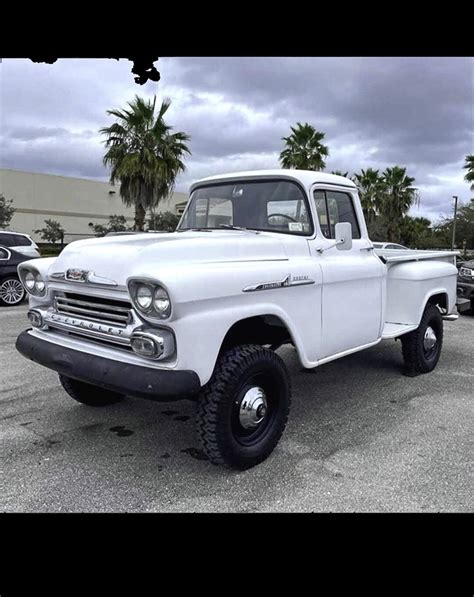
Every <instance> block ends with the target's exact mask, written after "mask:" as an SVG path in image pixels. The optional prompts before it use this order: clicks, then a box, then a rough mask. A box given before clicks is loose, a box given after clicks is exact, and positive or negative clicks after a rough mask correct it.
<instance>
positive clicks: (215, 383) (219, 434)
mask: <svg viewBox="0 0 474 597" xmlns="http://www.w3.org/2000/svg"><path fill="white" fill-rule="evenodd" d="M290 401H291V388H290V378H289V375H288V371H287V369H286V366H285V363H284V362H283V361H282V359H281V358H280V357H279V356H278V355H277V354H275V353H274V352H273V351H272V350H269V349H268V348H264V347H263V346H258V345H253V344H248V345H245V346H238V347H235V348H232V349H231V350H228V351H227V352H225V353H224V354H223V355H222V356H221V357H220V358H219V360H218V361H217V365H216V368H215V370H214V373H213V375H212V377H211V379H210V381H209V382H208V384H206V386H205V387H204V388H203V389H202V391H201V394H200V396H199V402H198V412H197V434H198V437H199V440H200V443H201V446H202V449H203V450H204V452H205V454H206V455H207V456H208V458H209V460H210V461H211V462H213V463H214V464H224V465H226V466H228V467H231V468H235V469H240V470H244V469H248V468H250V467H252V466H255V465H256V464H259V463H260V462H262V461H263V460H265V458H267V457H268V456H269V455H270V454H271V452H272V451H273V449H274V448H275V446H276V445H277V443H278V441H279V439H280V437H281V436H282V434H283V431H284V429H285V426H286V423H287V420H288V413H289V409H290Z"/></svg>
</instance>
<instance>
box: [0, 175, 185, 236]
mask: <svg viewBox="0 0 474 597" xmlns="http://www.w3.org/2000/svg"><path fill="white" fill-rule="evenodd" d="M0 194H2V195H3V196H4V197H5V199H13V204H12V205H13V207H14V208H15V210H16V211H15V213H14V215H13V218H12V220H11V222H10V225H9V229H10V230H15V231H16V232H24V233H26V234H29V235H30V236H31V237H32V238H33V239H34V240H35V241H41V238H40V237H39V235H37V234H35V233H34V232H33V231H34V230H37V229H39V228H43V227H44V221H45V220H48V219H51V220H56V221H57V222H59V223H60V224H61V226H62V227H63V228H64V230H65V231H66V233H65V236H64V241H65V242H71V241H73V240H78V239H80V238H87V237H89V236H93V231H92V229H91V227H90V226H89V224H103V225H105V224H107V222H108V219H109V216H111V215H123V216H125V217H126V219H127V222H128V223H129V225H130V226H132V225H133V221H134V209H133V208H129V207H125V205H124V204H123V202H122V200H121V198H120V193H119V186H118V185H117V186H113V185H111V184H109V183H107V182H100V181H96V180H88V179H85V178H72V177H68V176H56V175H53V174H38V173H36V172H24V171H21V170H10V169H6V168H0ZM187 200H188V196H187V194H186V193H173V194H172V195H171V196H170V197H169V198H168V199H167V200H166V201H162V202H160V204H159V206H158V208H157V209H156V210H155V211H156V213H160V212H164V211H171V212H172V213H175V214H178V215H180V214H182V213H183V210H184V208H185V206H186V203H187Z"/></svg>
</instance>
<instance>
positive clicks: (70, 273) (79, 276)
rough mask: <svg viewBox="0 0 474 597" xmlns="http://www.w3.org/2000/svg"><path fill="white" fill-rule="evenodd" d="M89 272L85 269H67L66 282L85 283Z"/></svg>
mask: <svg viewBox="0 0 474 597" xmlns="http://www.w3.org/2000/svg"><path fill="white" fill-rule="evenodd" d="M89 273H90V272H88V271H87V270H85V269H68V270H67V272H66V280H71V281H72V282H86V281H87V276H88V275H89Z"/></svg>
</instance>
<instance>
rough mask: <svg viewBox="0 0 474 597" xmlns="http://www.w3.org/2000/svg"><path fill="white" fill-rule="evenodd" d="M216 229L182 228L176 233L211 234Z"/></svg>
mask: <svg viewBox="0 0 474 597" xmlns="http://www.w3.org/2000/svg"><path fill="white" fill-rule="evenodd" d="M211 230H215V228H180V229H179V230H176V232H211Z"/></svg>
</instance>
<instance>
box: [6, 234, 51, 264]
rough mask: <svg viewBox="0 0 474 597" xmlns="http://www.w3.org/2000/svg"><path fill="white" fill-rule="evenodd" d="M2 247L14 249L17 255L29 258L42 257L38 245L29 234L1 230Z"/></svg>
mask: <svg viewBox="0 0 474 597" xmlns="http://www.w3.org/2000/svg"><path fill="white" fill-rule="evenodd" d="M0 245H1V246H2V247H8V248H9V249H13V250H14V251H16V252H17V253H21V254H23V255H27V256H28V257H30V258H31V257H40V256H41V254H40V250H39V247H38V245H37V244H36V243H35V242H34V241H33V239H32V238H31V237H30V236H28V234H22V233H20V232H12V231H10V230H0Z"/></svg>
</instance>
